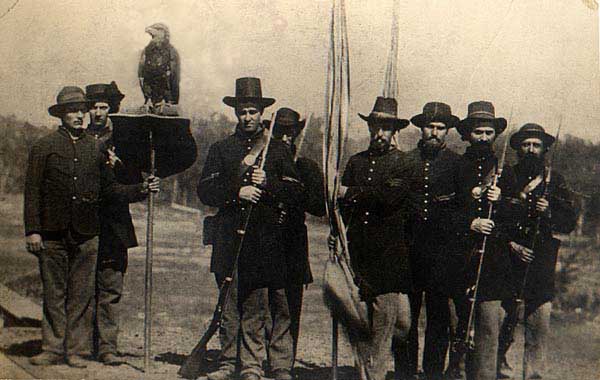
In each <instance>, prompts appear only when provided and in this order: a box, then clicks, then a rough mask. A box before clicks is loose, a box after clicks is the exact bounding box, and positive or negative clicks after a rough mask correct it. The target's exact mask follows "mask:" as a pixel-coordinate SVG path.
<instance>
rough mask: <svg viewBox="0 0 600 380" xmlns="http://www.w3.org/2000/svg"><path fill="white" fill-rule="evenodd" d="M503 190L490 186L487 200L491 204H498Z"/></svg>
mask: <svg viewBox="0 0 600 380" xmlns="http://www.w3.org/2000/svg"><path fill="white" fill-rule="evenodd" d="M501 194H502V190H500V188H499V187H498V186H490V188H489V189H488V190H487V199H488V201H490V202H497V201H498V200H499V199H500V195H501Z"/></svg>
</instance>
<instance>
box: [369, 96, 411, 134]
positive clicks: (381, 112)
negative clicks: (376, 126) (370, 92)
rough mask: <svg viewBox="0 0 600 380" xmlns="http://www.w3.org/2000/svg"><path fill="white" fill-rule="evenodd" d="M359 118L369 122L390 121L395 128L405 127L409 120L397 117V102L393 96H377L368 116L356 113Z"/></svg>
mask: <svg viewBox="0 0 600 380" xmlns="http://www.w3.org/2000/svg"><path fill="white" fill-rule="evenodd" d="M358 116H360V117H361V119H363V120H365V121H366V122H367V123H371V122H379V123H381V122H385V123H392V124H394V127H395V128H396V129H402V128H406V127H407V126H408V124H410V121H408V120H406V119H399V118H398V102H396V99H394V98H384V97H382V96H378V97H377V99H376V100H375V105H374V106H373V111H371V113H370V114H369V115H368V116H365V115H363V114H360V113H359V114H358Z"/></svg>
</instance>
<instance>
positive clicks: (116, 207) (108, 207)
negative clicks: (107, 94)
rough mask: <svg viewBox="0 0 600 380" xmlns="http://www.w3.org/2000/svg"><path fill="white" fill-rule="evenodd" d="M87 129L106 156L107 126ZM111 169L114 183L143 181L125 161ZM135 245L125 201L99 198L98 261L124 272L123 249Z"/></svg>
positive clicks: (132, 227)
mask: <svg viewBox="0 0 600 380" xmlns="http://www.w3.org/2000/svg"><path fill="white" fill-rule="evenodd" d="M109 123H110V120H109ZM87 131H88V134H89V135H90V136H92V137H94V139H95V140H96V142H97V143H98V147H99V149H100V151H101V152H102V153H103V154H104V155H107V153H106V152H107V150H108V149H109V148H110V147H111V146H112V145H113V144H112V130H111V128H110V126H107V127H106V128H103V129H102V130H100V131H91V130H90V129H89V128H88V130H87ZM113 172H114V174H115V178H116V180H117V182H119V183H121V184H125V185H130V184H135V183H140V182H142V181H143V178H142V173H141V171H140V170H139V169H138V168H136V167H134V166H133V165H131V163H129V162H117V163H116V166H115V167H114V168H113ZM137 245H138V242H137V237H136V235H135V228H134V226H133V222H132V220H131V213H130V212H129V203H128V202H122V201H118V200H103V201H102V207H101V208H100V247H101V249H100V250H99V251H98V261H99V262H100V263H103V264H107V265H110V266H111V267H113V268H114V269H117V270H120V271H122V272H124V271H125V270H126V268H127V248H132V247H137ZM115 248H121V249H115Z"/></svg>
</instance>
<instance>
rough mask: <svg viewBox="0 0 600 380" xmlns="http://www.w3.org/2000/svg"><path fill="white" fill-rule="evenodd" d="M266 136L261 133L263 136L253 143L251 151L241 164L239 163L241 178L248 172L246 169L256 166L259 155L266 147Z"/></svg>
mask: <svg viewBox="0 0 600 380" xmlns="http://www.w3.org/2000/svg"><path fill="white" fill-rule="evenodd" d="M267 139H268V136H267V135H265V134H264V133H263V135H262V136H261V137H260V138H258V139H256V140H255V141H254V145H252V149H250V152H248V154H247V155H246V156H244V159H243V160H242V162H240V168H239V175H240V176H242V175H244V173H245V172H246V171H247V170H248V168H250V167H252V166H253V165H255V164H256V161H257V159H258V157H259V156H260V153H261V152H262V151H263V149H264V148H265V146H266V145H267Z"/></svg>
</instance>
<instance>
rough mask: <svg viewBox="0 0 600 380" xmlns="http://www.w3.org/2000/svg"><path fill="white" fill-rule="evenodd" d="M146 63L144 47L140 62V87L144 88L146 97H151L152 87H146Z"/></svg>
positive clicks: (143, 91)
mask: <svg viewBox="0 0 600 380" xmlns="http://www.w3.org/2000/svg"><path fill="white" fill-rule="evenodd" d="M145 64H146V49H142V54H140V62H139V64H138V78H139V81H140V88H141V89H142V93H143V94H144V98H145V99H149V98H150V95H151V94H150V89H149V88H148V86H146V87H145V88H144V65H145Z"/></svg>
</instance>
